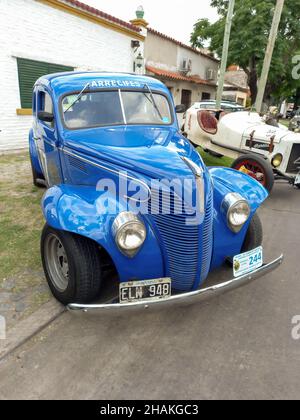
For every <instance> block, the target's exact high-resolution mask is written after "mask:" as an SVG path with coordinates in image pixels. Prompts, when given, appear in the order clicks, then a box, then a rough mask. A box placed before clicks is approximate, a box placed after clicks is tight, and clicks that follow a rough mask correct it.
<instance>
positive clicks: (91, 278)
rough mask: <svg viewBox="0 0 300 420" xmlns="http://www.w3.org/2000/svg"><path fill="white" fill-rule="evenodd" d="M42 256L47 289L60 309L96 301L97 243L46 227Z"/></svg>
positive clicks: (98, 277) (99, 280)
mask: <svg viewBox="0 0 300 420" xmlns="http://www.w3.org/2000/svg"><path fill="white" fill-rule="evenodd" d="M41 255H42V262H43V267H44V272H45V275H46V279H47V282H48V285H49V287H50V289H51V291H52V293H53V295H54V296H55V297H56V299H57V300H58V301H59V302H61V303H62V304H63V305H68V304H70V303H90V302H92V301H93V300H95V299H96V298H97V297H98V295H99V293H100V287H101V283H102V270H101V263H100V252H99V248H98V246H97V244H96V243H94V242H93V241H91V240H89V239H87V238H84V237H81V236H79V235H74V234H72V233H69V232H65V231H59V230H56V229H53V228H51V227H50V226H48V225H46V226H45V227H44V230H43V233H42V237H41Z"/></svg>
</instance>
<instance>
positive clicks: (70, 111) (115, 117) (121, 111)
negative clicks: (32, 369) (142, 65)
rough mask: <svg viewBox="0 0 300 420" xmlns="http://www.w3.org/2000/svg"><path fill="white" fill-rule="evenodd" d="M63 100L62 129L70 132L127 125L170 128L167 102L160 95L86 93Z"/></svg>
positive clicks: (118, 92) (110, 92)
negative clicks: (63, 127) (168, 126)
mask: <svg viewBox="0 0 300 420" xmlns="http://www.w3.org/2000/svg"><path fill="white" fill-rule="evenodd" d="M77 97H78V95H74V94H73V95H68V96H65V97H64V98H63V101H62V109H63V118H64V122H65V125H66V126H67V128H70V129H81V128H90V127H103V126H111V125H124V124H125V125H126V124H149V125H169V124H171V122H172V116H171V110H170V106H169V102H168V100H167V98H166V97H165V96H163V95H161V94H159V93H154V92H153V94H152V93H150V92H138V91H121V90H119V91H109V92H108V91H106V92H105V91H104V92H89V93H85V94H83V95H82V96H81V98H80V99H79V100H77V102H75V103H74V101H75V100H76V98H77Z"/></svg>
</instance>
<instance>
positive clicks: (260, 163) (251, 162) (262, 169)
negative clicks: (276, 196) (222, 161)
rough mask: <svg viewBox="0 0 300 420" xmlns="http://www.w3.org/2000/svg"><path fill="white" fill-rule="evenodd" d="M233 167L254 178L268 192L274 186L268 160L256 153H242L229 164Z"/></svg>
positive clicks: (272, 173)
mask: <svg viewBox="0 0 300 420" xmlns="http://www.w3.org/2000/svg"><path fill="white" fill-rule="evenodd" d="M231 167H232V168H233V169H236V170H237V171H240V172H243V173H245V174H247V175H249V176H251V178H254V179H256V181H258V182H259V183H260V184H262V185H263V186H264V187H265V188H266V189H267V190H268V191H269V192H271V191H272V189H273V187H274V181H275V177H274V172H273V169H272V167H271V165H270V163H269V162H268V161H266V160H265V159H263V158H262V157H260V156H256V155H251V154H249V155H242V156H240V157H239V158H238V159H236V160H235V161H234V162H233V164H232V165H231Z"/></svg>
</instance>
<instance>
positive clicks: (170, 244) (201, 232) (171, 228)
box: [149, 190, 213, 291]
mask: <svg viewBox="0 0 300 420" xmlns="http://www.w3.org/2000/svg"><path fill="white" fill-rule="evenodd" d="M154 196H155V193H154V192H153V190H152V200H153V198H154ZM162 197H163V193H161V192H160V199H162ZM155 198H156V199H157V196H156V197H155ZM153 201H155V200H153ZM155 202H156V203H158V201H155ZM212 202H213V198H212V192H210V194H209V199H208V202H207V210H206V216H205V220H204V223H203V224H202V225H201V226H199V225H187V224H186V219H187V217H192V216H193V215H192V216H191V214H188V211H187V209H185V210H186V211H184V209H181V210H182V214H176V211H175V209H177V210H178V209H179V208H180V206H179V205H178V204H176V200H174V198H171V208H170V214H166V215H165V214H161V209H162V205H161V200H160V201H159V203H160V204H159V206H158V205H156V206H155V205H153V204H152V207H151V203H149V213H150V214H151V217H152V219H153V221H154V222H155V225H156V228H157V231H158V234H159V236H160V239H161V241H162V243H163V245H164V248H165V251H166V262H167V266H168V271H169V273H168V275H170V277H171V278H172V286H173V288H174V289H176V290H180V291H189V290H192V289H193V288H194V287H197V286H198V284H199V283H200V280H203V279H204V278H205V277H206V276H207V274H208V271H209V268H210V262H211V248H212V216H213V209H212ZM150 208H151V209H152V213H151V212H150ZM153 210H154V211H155V213H158V212H159V213H160V214H153ZM194 215H195V214H194ZM199 262H200V263H199Z"/></svg>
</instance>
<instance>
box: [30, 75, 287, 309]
mask: <svg viewBox="0 0 300 420" xmlns="http://www.w3.org/2000/svg"><path fill="white" fill-rule="evenodd" d="M176 111H177V112H183V107H182V106H180V105H179V106H178V107H177V108H176ZM33 121H34V122H33V128H32V130H31V131H30V135H29V142H30V157H31V162H32V167H33V178H34V183H35V184H38V183H39V182H42V183H44V184H46V186H47V188H48V189H47V191H46V193H45V195H44V197H43V200H42V208H43V213H44V217H45V220H46V225H45V227H44V230H43V233H42V237H41V255H42V261H43V267H44V271H45V275H46V278H47V281H48V284H49V287H50V289H51V290H52V293H53V295H54V296H55V297H56V298H57V299H58V300H59V301H60V302H62V303H63V304H66V305H68V308H69V309H70V310H71V311H83V312H89V311H96V312H97V311H98V312H101V311H102V312H107V311H113V310H115V311H122V310H123V311H126V310H130V309H136V308H146V309H148V308H149V307H152V306H158V307H159V306H165V305H172V304H173V305H178V304H180V303H194V302H195V301H201V300H203V299H206V298H208V297H211V296H215V295H217V294H219V293H221V292H225V291H228V290H231V289H234V288H237V287H240V286H242V285H244V284H246V283H248V282H250V281H252V280H254V279H256V278H258V277H260V276H262V275H264V274H266V273H267V272H270V271H272V270H274V269H275V268H277V267H278V266H279V265H280V264H281V262H282V256H281V257H279V258H278V259H276V260H274V261H272V262H271V263H269V264H266V265H264V263H263V248H262V238H263V232H262V225H261V222H260V220H259V217H258V215H257V210H258V208H259V207H260V206H261V204H262V203H263V202H264V200H265V199H266V198H267V196H268V193H267V191H266V190H265V188H264V187H263V186H262V185H260V184H259V183H258V182H257V181H256V180H254V179H251V178H250V177H248V176H247V175H245V174H243V173H241V172H237V171H234V170H232V169H229V168H210V169H208V168H206V166H205V165H204V163H203V161H202V159H201V157H200V155H199V154H198V153H197V151H196V150H195V149H194V148H193V146H192V145H191V144H190V142H189V141H188V140H187V139H186V138H185V137H183V136H182V134H181V133H180V132H179V126H178V123H177V119H176V114H175V108H174V104H173V99H172V95H171V94H170V92H169V90H168V89H167V87H166V86H165V85H164V84H162V83H161V82H160V81H158V80H156V79H152V78H149V77H144V76H137V75H132V74H128V75H125V74H117V73H64V74H54V75H48V76H44V77H42V78H41V79H39V80H38V81H37V82H36V84H35V87H34V93H33ZM228 259H229V260H230V261H231V262H232V264H233V275H232V279H230V280H228V281H226V282H224V283H222V284H218V285H215V286H211V287H206V288H203V286H204V285H205V282H206V280H207V278H208V276H209V273H210V272H212V271H213V270H214V269H216V268H217V267H220V266H221V265H222V264H223V263H224V262H225V261H227V260H228ZM110 273H115V276H116V277H117V278H118V289H117V293H116V294H115V295H113V296H112V298H111V299H109V300H108V301H105V302H101V303H97V304H95V303H94V302H95V300H97V299H98V298H101V297H102V299H104V296H105V290H104V289H105V282H104V279H106V280H108V284H110V283H112V281H113V276H112V275H111V274H110ZM107 277H108V278H107ZM106 283H107V281H106Z"/></svg>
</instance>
